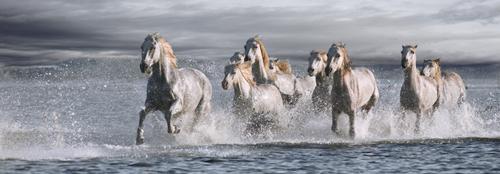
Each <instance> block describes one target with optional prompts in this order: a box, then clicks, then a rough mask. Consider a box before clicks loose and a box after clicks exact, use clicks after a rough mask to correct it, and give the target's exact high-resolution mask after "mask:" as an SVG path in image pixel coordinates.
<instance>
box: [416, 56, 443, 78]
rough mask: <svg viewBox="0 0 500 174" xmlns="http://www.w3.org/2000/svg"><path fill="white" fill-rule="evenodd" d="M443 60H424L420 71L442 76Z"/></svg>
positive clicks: (428, 74)
mask: <svg viewBox="0 0 500 174" xmlns="http://www.w3.org/2000/svg"><path fill="white" fill-rule="evenodd" d="M440 64H441V61H440V59H439V58H437V59H426V60H424V66H423V68H422V70H421V71H420V72H421V74H422V75H423V76H427V77H432V78H435V79H436V78H439V77H441V65H440Z"/></svg>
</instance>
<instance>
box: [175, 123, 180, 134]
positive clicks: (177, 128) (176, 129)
mask: <svg viewBox="0 0 500 174" xmlns="http://www.w3.org/2000/svg"><path fill="white" fill-rule="evenodd" d="M179 132H181V129H180V128H179V127H177V126H175V125H174V134H178V133H179Z"/></svg>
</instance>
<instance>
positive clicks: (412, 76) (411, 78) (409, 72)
mask: <svg viewBox="0 0 500 174" xmlns="http://www.w3.org/2000/svg"><path fill="white" fill-rule="evenodd" d="M404 72H405V82H406V83H409V84H410V85H412V86H413V85H417V84H418V82H417V81H418V79H419V77H420V73H419V71H418V70H417V62H416V59H413V62H412V64H411V66H410V67H409V68H406V69H405V70H404Z"/></svg>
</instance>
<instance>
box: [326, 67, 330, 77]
mask: <svg viewBox="0 0 500 174" xmlns="http://www.w3.org/2000/svg"><path fill="white" fill-rule="evenodd" d="M325 72H326V75H327V76H328V75H329V74H330V73H331V72H332V68H330V67H326V68H325Z"/></svg>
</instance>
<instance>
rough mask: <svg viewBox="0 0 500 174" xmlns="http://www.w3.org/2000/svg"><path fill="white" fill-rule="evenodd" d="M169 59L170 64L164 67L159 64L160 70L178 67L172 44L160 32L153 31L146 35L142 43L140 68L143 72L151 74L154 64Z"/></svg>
mask: <svg viewBox="0 0 500 174" xmlns="http://www.w3.org/2000/svg"><path fill="white" fill-rule="evenodd" d="M164 59H167V60H168V61H166V63H167V64H168V65H169V66H167V67H163V65H160V66H158V68H159V69H158V70H159V71H161V69H162V68H177V61H176V56H175V54H174V51H173V50H172V46H171V45H170V44H169V43H168V42H167V41H166V40H165V38H163V37H162V36H161V35H160V34H158V33H156V32H155V33H151V34H148V35H147V36H146V38H145V39H144V42H142V45H141V64H140V69H141V72H142V73H146V74H147V75H151V74H152V72H153V65H155V64H157V63H159V64H162V61H164Z"/></svg>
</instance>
